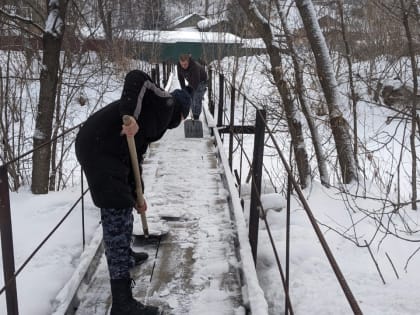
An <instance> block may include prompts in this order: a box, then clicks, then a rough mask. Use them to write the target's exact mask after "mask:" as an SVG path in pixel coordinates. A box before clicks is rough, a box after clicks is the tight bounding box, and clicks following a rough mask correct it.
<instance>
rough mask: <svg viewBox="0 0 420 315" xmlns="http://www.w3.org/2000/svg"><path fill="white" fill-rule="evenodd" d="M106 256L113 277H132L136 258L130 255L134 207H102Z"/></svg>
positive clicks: (110, 274)
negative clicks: (131, 272)
mask: <svg viewBox="0 0 420 315" xmlns="http://www.w3.org/2000/svg"><path fill="white" fill-rule="evenodd" d="M101 220H102V230H103V239H104V246H105V256H106V260H107V263H108V271H109V276H110V278H111V279H127V278H130V271H129V270H130V268H131V267H133V266H134V258H133V257H132V256H131V255H130V251H131V249H130V243H131V234H132V232H133V209H132V208H125V209H105V208H102V209H101Z"/></svg>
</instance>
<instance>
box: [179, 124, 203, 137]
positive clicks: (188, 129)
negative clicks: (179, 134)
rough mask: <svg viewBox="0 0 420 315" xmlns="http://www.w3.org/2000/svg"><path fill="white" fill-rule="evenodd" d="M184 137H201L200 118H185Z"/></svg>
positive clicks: (201, 125)
mask: <svg viewBox="0 0 420 315" xmlns="http://www.w3.org/2000/svg"><path fill="white" fill-rule="evenodd" d="M184 133H185V138H203V123H202V122H201V121H200V120H198V119H197V120H195V119H187V120H186V121H185V122H184Z"/></svg>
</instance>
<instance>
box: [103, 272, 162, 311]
mask: <svg viewBox="0 0 420 315" xmlns="http://www.w3.org/2000/svg"><path fill="white" fill-rule="evenodd" d="M111 293H112V307H111V315H159V314H160V311H159V308H157V307H155V306H148V305H143V304H142V303H140V302H139V301H137V300H135V299H134V298H133V295H132V293H131V279H118V280H112V279H111Z"/></svg>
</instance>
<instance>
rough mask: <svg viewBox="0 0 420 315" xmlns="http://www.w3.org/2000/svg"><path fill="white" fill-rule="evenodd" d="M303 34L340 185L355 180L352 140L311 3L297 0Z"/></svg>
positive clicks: (306, 0)
mask: <svg viewBox="0 0 420 315" xmlns="http://www.w3.org/2000/svg"><path fill="white" fill-rule="evenodd" d="M295 2H296V6H297V8H298V10H299V13H300V16H301V18H302V21H303V24H304V27H305V31H306V35H307V36H308V39H309V43H310V45H311V49H312V51H313V53H314V57H315V61H316V68H317V72H318V77H319V81H320V83H321V87H322V90H323V92H324V96H325V100H326V103H327V107H328V114H329V119H330V125H331V131H332V134H333V137H334V141H335V146H336V149H337V155H338V161H339V164H340V169H341V175H342V180H343V183H345V184H349V183H350V182H351V181H353V180H357V167H356V163H355V160H354V152H353V148H352V139H351V136H350V132H349V125H348V122H347V120H346V119H345V118H344V117H343V113H342V112H341V110H340V108H339V106H338V104H339V101H338V89H337V81H336V79H335V75H334V72H333V69H332V61H331V58H330V56H329V53H328V47H327V44H326V41H325V38H324V36H323V34H322V32H321V29H320V26H319V23H318V20H317V18H316V14H315V10H314V6H313V4H312V1H311V0H296V1H295Z"/></svg>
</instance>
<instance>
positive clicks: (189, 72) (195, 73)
mask: <svg viewBox="0 0 420 315" xmlns="http://www.w3.org/2000/svg"><path fill="white" fill-rule="evenodd" d="M177 72H178V80H179V84H180V85H181V88H182V89H185V80H187V81H188V85H189V86H191V87H192V88H193V90H194V91H195V90H197V88H198V84H199V83H200V82H206V81H207V73H206V70H205V69H204V67H203V66H201V65H200V64H199V63H198V62H196V61H195V60H194V59H192V58H190V62H189V65H188V68H187V69H184V68H182V67H181V64H180V63H179V62H178V64H177Z"/></svg>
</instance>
